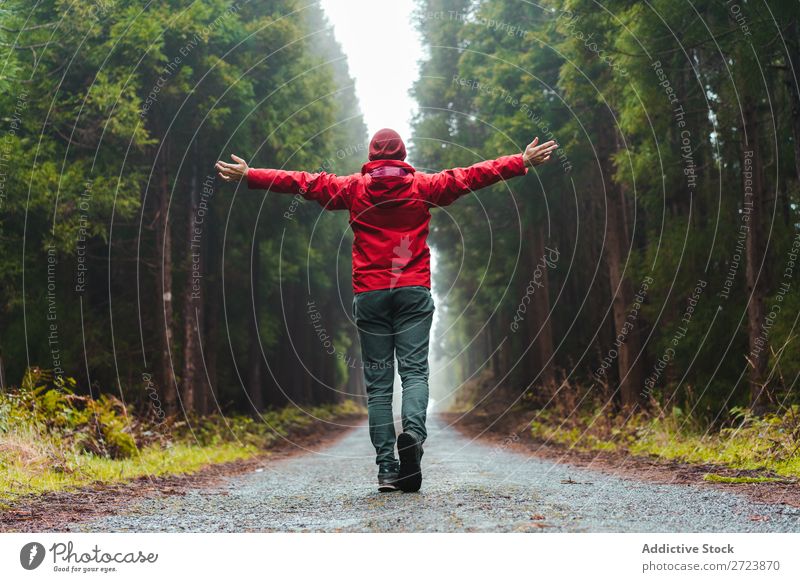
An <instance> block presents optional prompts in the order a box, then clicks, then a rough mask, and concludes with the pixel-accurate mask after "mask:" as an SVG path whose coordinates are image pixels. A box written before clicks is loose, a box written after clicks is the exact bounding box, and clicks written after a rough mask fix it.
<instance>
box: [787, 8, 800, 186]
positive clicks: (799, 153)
mask: <svg viewBox="0 0 800 582" xmlns="http://www.w3.org/2000/svg"><path fill="white" fill-rule="evenodd" d="M786 39H787V44H786V46H787V48H788V54H787V55H786V77H785V78H786V86H787V88H788V90H789V91H788V92H789V100H790V103H789V111H790V121H791V124H792V141H793V145H794V166H795V172H796V173H797V180H798V181H800V87H798V86H797V83H798V82H800V25H798V19H797V18H795V19H793V20H792V23H791V25H790V27H789V31H788V33H787V35H786Z"/></svg>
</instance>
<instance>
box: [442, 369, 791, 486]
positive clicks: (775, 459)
mask: <svg viewBox="0 0 800 582" xmlns="http://www.w3.org/2000/svg"><path fill="white" fill-rule="evenodd" d="M493 385H494V382H493V380H492V376H491V374H484V375H482V376H481V377H480V378H478V379H476V380H475V381H474V382H472V383H469V384H468V385H467V386H465V388H464V394H463V395H462V398H461V399H460V400H458V401H457V402H456V403H455V405H454V409H455V410H458V411H460V412H463V413H470V414H473V415H477V416H485V417H486V421H485V422H484V424H485V425H486V426H489V425H490V424H492V422H493V421H495V420H496V419H497V418H500V417H501V416H505V415H508V417H509V419H510V422H511V423H512V424H513V427H512V428H511V429H507V428H503V429H502V430H510V431H511V432H514V434H520V433H527V434H528V436H530V438H532V439H533V440H535V441H538V442H542V443H546V444H551V445H556V446H561V447H565V448H567V449H571V450H577V451H602V452H607V453H621V454H629V455H634V456H637V457H650V458H656V459H660V460H663V461H679V462H685V463H691V464H694V465H701V466H708V473H707V474H706V476H705V480H706V481H712V482H718V483H765V482H773V481H787V480H788V481H794V480H796V479H798V478H800V406H799V405H797V404H791V405H783V406H782V405H777V404H776V405H775V406H774V407H773V409H772V410H771V411H770V412H764V413H762V414H760V415H757V414H754V413H753V412H752V411H751V410H750V409H748V408H741V407H733V408H731V409H730V410H728V411H725V412H724V413H722V414H717V415H714V416H711V415H709V414H708V413H707V411H705V410H702V409H700V408H699V407H698V406H692V405H691V403H690V404H689V406H688V407H681V406H677V405H671V406H668V405H664V404H663V403H662V402H661V401H659V400H656V399H655V398H653V399H651V401H650V403H649V405H648V406H647V407H645V408H637V409H636V410H635V411H634V412H625V411H624V410H620V409H616V408H615V407H613V406H612V405H611V404H610V403H611V399H609V398H608V397H607V395H603V394H600V393H597V394H595V395H594V396H592V393H591V391H587V390H585V389H582V388H580V387H577V386H568V385H564V384H562V387H561V389H560V390H558V391H557V392H555V393H551V394H548V395H543V394H541V393H539V394H535V393H528V394H527V395H526V396H524V397H521V398H519V399H517V398H514V397H513V395H511V394H510V391H509V390H508V389H499V390H497V393H496V394H491V395H490V397H489V398H483V397H485V396H486V395H487V394H490V392H491V390H492V386H493ZM504 403H505V404H504ZM503 426H504V427H507V426H508V425H507V424H506V423H503ZM718 472H719V473H723V474H718ZM731 473H732V474H731Z"/></svg>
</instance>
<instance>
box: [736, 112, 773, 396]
mask: <svg viewBox="0 0 800 582" xmlns="http://www.w3.org/2000/svg"><path fill="white" fill-rule="evenodd" d="M758 124H759V122H758V111H757V108H756V103H755V101H754V100H753V99H752V98H748V99H747V100H746V101H745V105H744V136H745V143H744V144H743V145H744V153H743V158H742V186H743V190H744V215H745V216H749V220H748V231H747V240H746V244H745V254H746V256H747V267H746V269H745V277H746V281H747V297H748V299H749V301H748V303H747V337H748V347H749V348H750V351H749V354H748V358H747V359H748V362H749V364H750V374H749V377H750V404H751V406H752V407H753V408H760V407H761V406H763V405H764V404H765V403H766V401H767V394H766V390H765V388H766V387H765V385H764V382H765V379H766V374H767V353H768V344H767V338H766V335H765V334H764V333H763V332H764V328H763V323H764V316H765V310H764V298H765V296H766V288H765V282H766V277H764V273H763V272H761V271H762V267H763V266H764V265H765V263H766V261H765V260H764V253H765V248H764V232H763V225H762V222H763V218H762V215H763V210H764V198H765V193H764V188H763V182H762V177H761V153H760V150H759V144H758V141H759V125H758Z"/></svg>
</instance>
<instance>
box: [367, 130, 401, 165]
mask: <svg viewBox="0 0 800 582" xmlns="http://www.w3.org/2000/svg"><path fill="white" fill-rule="evenodd" d="M369 159H370V161H372V160H405V159H406V144H404V143H403V140H402V138H401V137H400V134H399V133H397V132H396V131H395V130H393V129H388V128H384V129H379V130H378V131H377V132H375V135H373V136H372V141H370V142H369Z"/></svg>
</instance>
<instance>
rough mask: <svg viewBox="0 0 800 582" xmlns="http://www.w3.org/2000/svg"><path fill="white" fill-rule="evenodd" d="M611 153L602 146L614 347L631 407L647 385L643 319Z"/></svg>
mask: <svg viewBox="0 0 800 582" xmlns="http://www.w3.org/2000/svg"><path fill="white" fill-rule="evenodd" d="M601 131H603V130H601ZM605 131H608V130H605ZM612 131H613V130H612ZM601 139H602V138H601ZM603 145H607V144H603ZM611 153H612V151H611V149H610V148H609V147H605V148H602V147H601V156H602V160H603V165H604V174H605V176H604V179H605V195H606V252H605V258H606V265H607V268H608V279H609V284H610V288H611V295H612V297H613V299H612V302H613V304H612V308H613V313H614V331H615V334H616V337H615V340H614V344H613V345H614V349H616V350H617V369H618V371H619V389H618V393H619V401H620V404H621V405H622V407H623V408H631V407H633V406H635V405H637V404H639V401H640V392H641V389H642V386H643V383H644V361H643V358H642V357H640V353H641V351H642V350H641V348H642V342H641V336H640V334H639V333H638V330H639V327H640V324H641V322H639V321H638V318H639V317H641V314H640V313H636V314H635V315H634V314H633V312H631V313H629V308H630V306H631V304H632V303H633V300H634V291H633V288H632V286H631V282H630V280H628V279H627V278H623V276H622V272H623V265H624V264H625V261H626V259H627V245H628V242H629V236H628V233H627V228H626V219H625V216H624V212H625V204H624V202H623V196H624V192H621V190H620V187H619V186H617V184H615V183H614V181H613V178H612V176H613V164H612V161H611Z"/></svg>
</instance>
